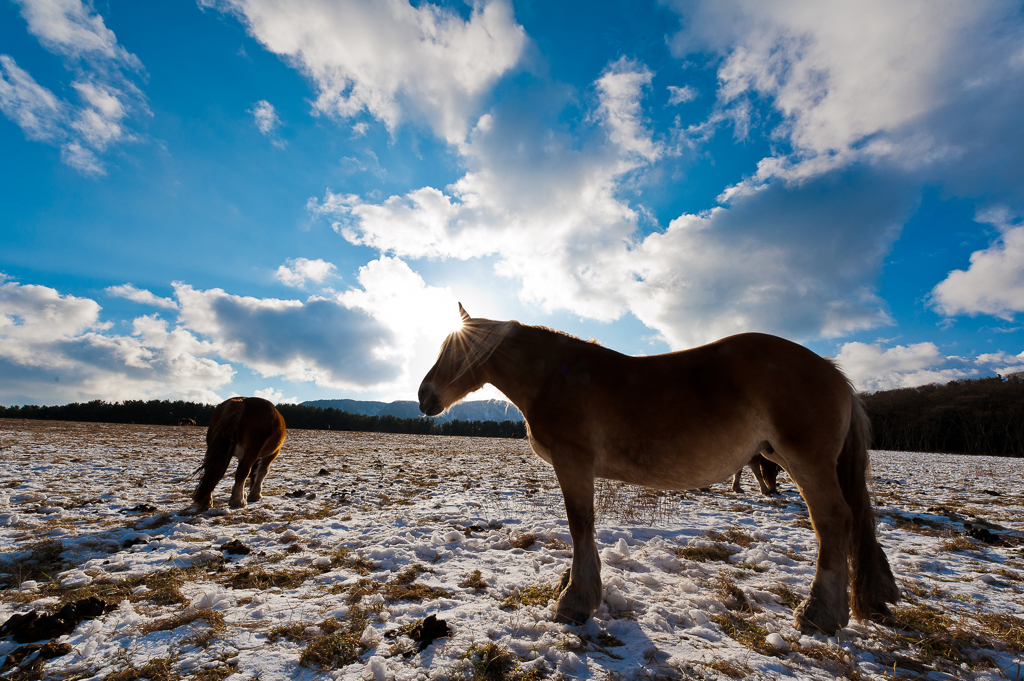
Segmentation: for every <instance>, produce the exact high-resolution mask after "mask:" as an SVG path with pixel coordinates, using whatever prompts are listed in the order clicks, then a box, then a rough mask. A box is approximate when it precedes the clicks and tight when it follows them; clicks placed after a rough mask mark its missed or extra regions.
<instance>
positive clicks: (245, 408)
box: [206, 397, 286, 452]
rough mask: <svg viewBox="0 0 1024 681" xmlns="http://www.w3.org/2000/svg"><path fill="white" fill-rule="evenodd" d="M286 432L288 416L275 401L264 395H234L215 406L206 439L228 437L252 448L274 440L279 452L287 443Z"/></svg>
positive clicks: (208, 440) (211, 442)
mask: <svg viewBox="0 0 1024 681" xmlns="http://www.w3.org/2000/svg"><path fill="white" fill-rule="evenodd" d="M285 434H286V428H285V423H284V418H283V417H282V416H281V413H280V412H278V411H277V409H276V408H275V407H274V405H273V404H272V403H271V402H269V401H267V400H265V399H263V398H261V397H232V398H231V399H229V400H226V401H225V402H222V403H221V404H220V405H219V406H218V407H217V409H216V410H214V412H213V418H212V419H210V427H209V428H208V429H207V431H206V443H207V445H208V446H210V445H213V444H214V443H215V442H219V441H222V440H228V441H231V442H235V443H236V444H238V445H241V446H242V447H243V448H244V449H248V448H249V447H250V446H254V445H255V446H260V447H262V446H263V445H264V443H268V442H273V443H275V444H276V447H273V451H275V452H276V451H277V450H278V449H280V448H281V444H283V443H284V439H285ZM272 446H273V445H272Z"/></svg>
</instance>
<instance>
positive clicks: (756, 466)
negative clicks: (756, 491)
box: [750, 455, 772, 497]
mask: <svg viewBox="0 0 1024 681" xmlns="http://www.w3.org/2000/svg"><path fill="white" fill-rule="evenodd" d="M763 460H764V459H762V458H761V457H760V455H758V456H755V457H754V459H753V460H752V461H751V462H750V470H752V471H754V477H755V478H757V485H758V487H760V488H761V494H763V495H764V496H766V497H770V496H771V495H772V490H771V488H770V487H769V486H768V483H767V482H765V479H764V476H763V475H762V474H761V462H762V461H763Z"/></svg>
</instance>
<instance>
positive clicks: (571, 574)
mask: <svg viewBox="0 0 1024 681" xmlns="http://www.w3.org/2000/svg"><path fill="white" fill-rule="evenodd" d="M459 311H460V313H461V314H462V320H463V327H462V329H461V330H459V331H456V332H455V333H453V334H451V335H450V336H448V338H447V339H446V340H445V341H444V344H443V345H442V346H441V352H440V355H439V356H438V359H437V362H436V363H435V364H434V366H433V367H432V368H431V369H430V371H429V372H427V375H426V377H425V378H424V379H423V383H422V384H421V385H420V389H419V405H420V410H421V411H423V413H425V414H427V415H428V416H436V415H437V414H440V413H441V412H442V411H444V410H445V409H447V408H448V407H450V406H451V405H452V404H454V403H455V402H457V401H458V400H460V399H462V398H463V397H464V396H465V395H467V394H469V393H470V392H472V391H474V390H477V389H478V388H480V387H482V386H483V385H484V384H486V383H490V384H492V385H494V386H495V387H496V388H498V389H499V390H500V391H501V392H503V393H505V395H506V396H507V397H508V398H509V399H510V400H511V401H512V402H513V404H515V405H516V406H517V407H519V410H520V411H521V412H522V413H523V416H524V417H525V418H526V423H527V433H528V436H529V440H530V446H531V447H532V448H533V451H534V452H535V453H536V454H537V456H539V457H540V458H542V459H544V460H545V461H547V462H548V463H549V464H551V466H552V467H553V468H554V469H555V475H556V477H557V478H558V484H559V485H560V486H561V488H562V495H563V497H564V499H565V511H566V516H567V517H568V520H569V532H570V533H571V535H572V543H573V557H572V565H571V567H570V569H569V570H567V571H566V573H565V574H564V575H563V576H562V584H561V588H560V594H559V597H558V602H557V604H556V610H555V612H556V620H557V621H559V622H566V623H577V624H578V623H582V622H584V621H586V620H587V619H588V618H589V617H590V615H591V613H592V612H593V611H594V610H595V609H596V608H597V607H598V605H600V602H601V562H600V559H599V558H598V554H597V544H596V541H595V539H594V479H595V478H599V477H600V478H608V479H612V480H621V481H623V482H627V483H631V484H634V485H645V486H647V487H653V488H656V489H677V490H684V489H693V488H697V487H704V486H706V485H710V484H711V483H714V482H718V481H719V480H722V479H723V478H726V477H728V476H730V475H732V474H733V473H734V472H735V471H736V470H737V469H739V468H741V467H742V466H744V465H746V464H747V462H749V461H750V459H751V458H752V457H753V456H754V455H755V454H762V455H764V456H765V457H766V458H768V459H769V460H771V461H774V462H776V463H779V464H780V465H782V466H783V467H784V468H785V469H786V471H787V472H788V473H789V474H790V477H791V478H792V479H793V482H794V483H796V485H797V487H798V488H799V490H800V494H801V495H802V496H803V498H804V500H805V501H806V502H807V509H808V511H809V513H810V517H811V523H812V524H813V526H814V531H815V534H816V535H817V537H818V562H817V569H816V571H815V574H814V580H813V582H812V584H811V590H810V593H809V595H808V596H807V598H806V599H805V600H804V601H803V602H802V603H801V604H800V605H799V606H798V607H797V608H796V610H795V611H794V620H795V625H796V627H797V628H798V629H800V630H801V631H804V632H817V631H823V632H826V633H829V634H833V633H835V632H836V631H837V630H839V629H840V628H842V627H843V626H845V625H846V624H847V623H848V622H849V619H850V605H851V599H852V606H853V614H854V615H855V616H856V617H857V618H859V619H871V620H875V621H882V622H891V621H892V614H891V612H890V611H889V608H888V606H887V605H886V604H887V603H895V602H896V601H897V600H899V589H898V588H897V586H896V580H895V579H894V578H893V575H892V571H891V570H890V568H889V562H888V560H886V557H885V553H884V552H883V551H882V548H881V546H879V544H878V541H877V540H876V538H875V513H874V509H873V507H872V503H871V496H870V494H869V492H868V487H867V481H866V474H867V468H868V454H867V445H868V441H869V437H870V424H869V423H868V419H867V416H866V415H865V413H864V409H863V406H862V405H861V402H860V400H859V399H858V397H857V395H856V393H855V392H854V390H853V388H852V387H851V385H850V383H849V382H848V381H847V379H846V377H845V376H843V374H842V372H840V371H839V369H838V368H836V366H835V364H833V363H832V362H831V361H829V360H827V359H823V358H821V357H819V356H817V355H816V354H814V353H813V352H811V351H810V350H808V349H807V348H804V347H803V346H800V345H797V344H795V343H791V342H790V341H787V340H784V339H782V338H777V337H775V336H768V335H764V334H758V333H745V334H740V335H738V336H731V337H729V338H725V339H723V340H720V341H717V342H715V343H711V344H709V345H704V346H702V347H699V348H694V349H692V350H684V351H682V352H672V353H669V354H665V355H655V356H650V357H628V356H626V355H622V354H619V353H618V352H615V351H613V350H609V349H607V348H604V347H601V346H600V345H597V344H595V343H587V342H584V341H581V340H579V339H578V338H574V337H572V336H569V335H567V334H563V333H560V332H557V331H552V330H550V329H545V328H542V327H537V326H524V325H522V324H520V323H519V322H515V321H509V322H497V321H491V320H487V319H475V318H472V317H470V316H469V314H467V313H466V311H465V309H463V307H462V305H461V304H460V305H459ZM851 582H852V595H851V594H850V593H849V592H848V590H847V586H848V585H849V584H851Z"/></svg>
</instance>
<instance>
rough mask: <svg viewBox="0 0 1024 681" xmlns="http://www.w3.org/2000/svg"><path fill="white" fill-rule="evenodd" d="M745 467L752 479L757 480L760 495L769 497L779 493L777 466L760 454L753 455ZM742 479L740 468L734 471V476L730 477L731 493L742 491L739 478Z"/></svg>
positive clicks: (778, 469) (778, 468)
mask: <svg viewBox="0 0 1024 681" xmlns="http://www.w3.org/2000/svg"><path fill="white" fill-rule="evenodd" d="M747 465H748V466H750V470H751V471H752V472H753V473H754V478H756V479H757V485H758V487H760V488H761V494H763V495H765V496H766V497H770V496H772V495H775V494H778V493H779V471H780V470H782V469H781V468H780V467H779V464H777V463H775V462H774V461H769V460H768V459H766V458H764V457H763V456H761V455H760V454H755V455H754V458H753V459H751V460H750V461H749V462H748V463H747ZM742 477H743V469H742V468H741V469H739V470H738V471H736V475H734V476H732V491H733V492H742V491H743V487H742V486H741V485H740V478H742Z"/></svg>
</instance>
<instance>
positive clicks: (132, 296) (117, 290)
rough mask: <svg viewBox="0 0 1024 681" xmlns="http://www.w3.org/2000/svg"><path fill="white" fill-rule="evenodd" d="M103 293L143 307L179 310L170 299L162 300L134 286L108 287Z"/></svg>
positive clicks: (150, 292)
mask: <svg viewBox="0 0 1024 681" xmlns="http://www.w3.org/2000/svg"><path fill="white" fill-rule="evenodd" d="M103 292H104V293H106V294H107V295H108V296H113V297H115V298H127V299H128V300H131V301H132V302H135V303H141V304H143V305H152V306H153V307H162V308H165V309H168V310H177V309H178V304H177V303H176V302H174V301H173V300H171V299H170V298H161V297H159V296H157V295H156V294H154V293H153V292H152V291H147V290H146V289H140V288H138V287H136V286H135V285H134V284H121V285H119V286H108V287H107V288H105V289H103Z"/></svg>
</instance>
